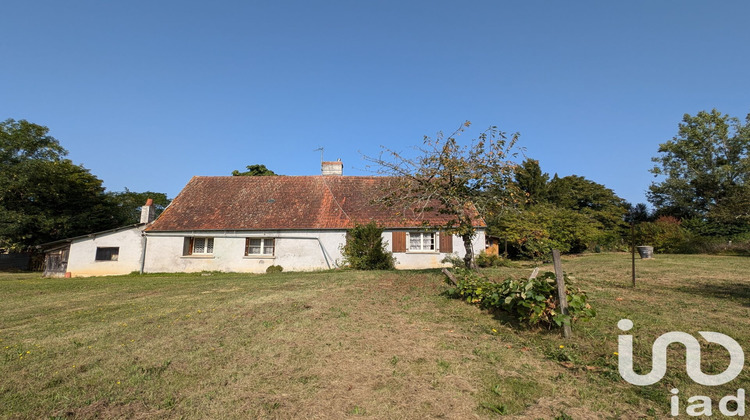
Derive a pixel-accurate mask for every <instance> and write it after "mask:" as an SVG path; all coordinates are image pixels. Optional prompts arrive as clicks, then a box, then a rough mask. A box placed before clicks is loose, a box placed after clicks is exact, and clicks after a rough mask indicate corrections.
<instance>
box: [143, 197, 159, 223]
mask: <svg viewBox="0 0 750 420" xmlns="http://www.w3.org/2000/svg"><path fill="white" fill-rule="evenodd" d="M155 219H156V208H154V200H153V199H150V198H149V199H147V200H146V204H144V205H143V207H141V223H151V222H153V221H154V220H155Z"/></svg>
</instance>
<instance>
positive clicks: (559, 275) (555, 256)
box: [552, 249, 572, 338]
mask: <svg viewBox="0 0 750 420" xmlns="http://www.w3.org/2000/svg"><path fill="white" fill-rule="evenodd" d="M552 262H553V263H554V265H555V278H556V279H557V297H558V301H559V303H560V308H559V309H560V313H562V314H563V315H568V295H567V294H566V293H565V277H564V275H563V270H562V261H561V260H560V251H558V250H556V249H553V250H552ZM571 334H572V331H571V329H570V324H565V323H564V324H563V336H565V338H570V336H571Z"/></svg>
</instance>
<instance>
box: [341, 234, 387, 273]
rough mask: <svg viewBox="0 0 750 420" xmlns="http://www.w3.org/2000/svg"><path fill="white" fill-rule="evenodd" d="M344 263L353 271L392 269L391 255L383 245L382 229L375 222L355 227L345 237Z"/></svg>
mask: <svg viewBox="0 0 750 420" xmlns="http://www.w3.org/2000/svg"><path fill="white" fill-rule="evenodd" d="M342 254H343V255H344V262H345V263H346V264H348V265H349V266H350V267H351V268H353V269H355V270H390V269H392V268H394V262H393V255H392V254H391V253H390V252H388V251H387V250H386V248H385V244H384V243H383V229H381V228H379V227H378V225H377V224H376V223H375V222H370V223H368V224H366V225H360V224H358V225H356V226H355V227H354V228H352V229H350V230H349V232H347V235H346V245H344V247H343V249H342Z"/></svg>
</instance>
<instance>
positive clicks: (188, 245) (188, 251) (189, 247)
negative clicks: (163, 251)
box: [182, 238, 193, 255]
mask: <svg viewBox="0 0 750 420" xmlns="http://www.w3.org/2000/svg"><path fill="white" fill-rule="evenodd" d="M182 255H193V238H185V242H184V243H183V245H182Z"/></svg>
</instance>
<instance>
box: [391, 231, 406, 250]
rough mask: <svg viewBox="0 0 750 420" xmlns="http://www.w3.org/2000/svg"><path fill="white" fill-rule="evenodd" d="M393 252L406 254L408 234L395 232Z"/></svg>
mask: <svg viewBox="0 0 750 420" xmlns="http://www.w3.org/2000/svg"><path fill="white" fill-rule="evenodd" d="M392 248H393V252H406V232H393V246H392Z"/></svg>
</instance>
